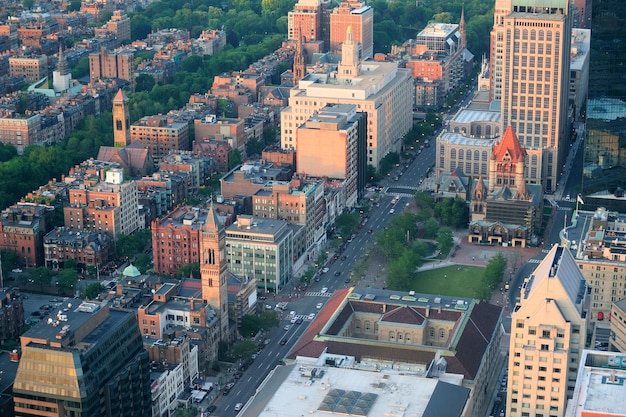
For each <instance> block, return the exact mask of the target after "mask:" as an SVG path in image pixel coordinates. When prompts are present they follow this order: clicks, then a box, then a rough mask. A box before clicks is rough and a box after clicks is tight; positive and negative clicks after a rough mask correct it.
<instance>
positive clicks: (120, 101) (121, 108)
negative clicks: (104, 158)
mask: <svg viewBox="0 0 626 417" xmlns="http://www.w3.org/2000/svg"><path fill="white" fill-rule="evenodd" d="M128 102H129V100H128V97H126V94H124V92H123V91H122V89H119V90H118V91H117V94H116V95H115V97H114V98H113V141H114V143H115V147H116V148H125V147H126V146H128V145H129V144H130V113H129V111H128Z"/></svg>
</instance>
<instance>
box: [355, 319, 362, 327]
mask: <svg viewBox="0 0 626 417" xmlns="http://www.w3.org/2000/svg"><path fill="white" fill-rule="evenodd" d="M354 328H355V329H360V328H361V320H359V319H356V320H354Z"/></svg>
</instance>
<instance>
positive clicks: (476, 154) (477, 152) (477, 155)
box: [474, 151, 480, 161]
mask: <svg viewBox="0 0 626 417" xmlns="http://www.w3.org/2000/svg"><path fill="white" fill-rule="evenodd" d="M479 160H480V152H479V151H474V161H479Z"/></svg>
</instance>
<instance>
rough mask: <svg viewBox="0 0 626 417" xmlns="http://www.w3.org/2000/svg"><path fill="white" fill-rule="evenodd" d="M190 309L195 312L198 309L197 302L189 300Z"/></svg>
mask: <svg viewBox="0 0 626 417" xmlns="http://www.w3.org/2000/svg"><path fill="white" fill-rule="evenodd" d="M189 308H190V309H191V311H193V310H195V308H196V300H194V299H193V298H192V299H191V300H189Z"/></svg>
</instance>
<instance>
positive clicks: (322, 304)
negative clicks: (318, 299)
mask: <svg viewBox="0 0 626 417" xmlns="http://www.w3.org/2000/svg"><path fill="white" fill-rule="evenodd" d="M323 306H324V303H317V304H316V305H315V308H317V309H318V310H319V309H320V308H322V307H323Z"/></svg>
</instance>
